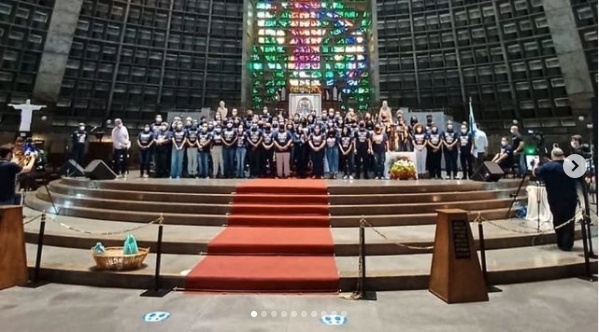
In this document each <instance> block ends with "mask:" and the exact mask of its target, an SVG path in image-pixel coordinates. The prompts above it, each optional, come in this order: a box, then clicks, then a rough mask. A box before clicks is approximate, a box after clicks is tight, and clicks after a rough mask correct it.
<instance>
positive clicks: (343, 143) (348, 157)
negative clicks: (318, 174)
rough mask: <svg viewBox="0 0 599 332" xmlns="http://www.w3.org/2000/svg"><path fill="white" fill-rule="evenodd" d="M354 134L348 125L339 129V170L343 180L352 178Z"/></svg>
mask: <svg viewBox="0 0 599 332" xmlns="http://www.w3.org/2000/svg"><path fill="white" fill-rule="evenodd" d="M355 148H356V147H355V144H354V135H353V134H352V130H351V128H350V127H348V126H345V127H343V129H341V138H340V139H339V152H341V170H342V171H343V179H344V180H347V179H349V180H353V179H354V158H355V153H354V150H355Z"/></svg>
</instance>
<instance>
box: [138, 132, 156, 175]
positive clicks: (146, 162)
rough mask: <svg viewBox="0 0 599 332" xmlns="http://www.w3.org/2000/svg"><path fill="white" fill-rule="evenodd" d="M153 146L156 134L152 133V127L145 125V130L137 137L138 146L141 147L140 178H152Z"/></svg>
mask: <svg viewBox="0 0 599 332" xmlns="http://www.w3.org/2000/svg"><path fill="white" fill-rule="evenodd" d="M153 145H154V133H153V132H152V130H151V128H150V125H145V127H144V130H143V131H141V132H140V133H139V135H138V136H137V146H138V147H139V177H141V178H148V177H149V176H150V160H151V158H152V146H153ZM144 171H145V174H144Z"/></svg>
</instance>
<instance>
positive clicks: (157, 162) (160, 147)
mask: <svg viewBox="0 0 599 332" xmlns="http://www.w3.org/2000/svg"><path fill="white" fill-rule="evenodd" d="M153 138H154V145H155V149H154V156H155V158H154V167H155V168H156V169H155V170H154V171H155V172H154V173H155V174H154V175H155V176H156V177H157V178H165V177H167V176H168V175H169V166H168V165H169V162H168V161H169V155H170V153H171V148H170V145H171V144H170V142H171V140H170V132H169V130H168V123H166V122H163V123H162V125H160V127H159V129H158V132H155V133H154V135H153Z"/></svg>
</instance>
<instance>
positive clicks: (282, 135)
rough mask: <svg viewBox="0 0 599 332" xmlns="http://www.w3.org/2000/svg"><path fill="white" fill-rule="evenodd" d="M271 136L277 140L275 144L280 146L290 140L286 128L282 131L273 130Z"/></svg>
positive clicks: (289, 134)
mask: <svg viewBox="0 0 599 332" xmlns="http://www.w3.org/2000/svg"><path fill="white" fill-rule="evenodd" d="M273 138H274V140H275V141H276V142H277V144H279V145H280V146H285V145H287V143H289V141H291V140H292V137H291V133H290V132H289V131H287V130H285V131H284V132H280V131H275V133H274V134H273ZM278 151H280V152H285V151H287V150H278Z"/></svg>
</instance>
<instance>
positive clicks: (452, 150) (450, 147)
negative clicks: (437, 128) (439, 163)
mask: <svg viewBox="0 0 599 332" xmlns="http://www.w3.org/2000/svg"><path fill="white" fill-rule="evenodd" d="M441 139H442V140H443V155H444V156H445V171H446V173H447V178H448V179H454V180H455V179H457V178H458V147H457V144H458V134H457V133H456V132H455V131H454V130H453V123H452V122H451V121H450V122H447V126H446V129H445V132H443V134H441Z"/></svg>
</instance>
